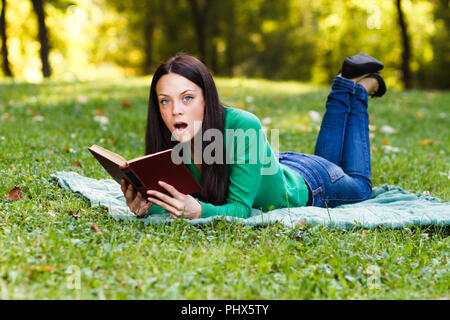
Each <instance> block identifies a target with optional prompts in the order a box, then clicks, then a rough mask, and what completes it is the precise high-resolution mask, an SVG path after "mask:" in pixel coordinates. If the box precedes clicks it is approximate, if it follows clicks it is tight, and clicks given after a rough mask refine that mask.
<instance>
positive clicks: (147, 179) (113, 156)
mask: <svg viewBox="0 0 450 320" xmlns="http://www.w3.org/2000/svg"><path fill="white" fill-rule="evenodd" d="M88 149H89V151H90V152H91V153H92V154H93V155H94V157H95V158H96V159H97V160H98V162H100V164H101V165H102V166H103V168H105V170H106V171H107V172H108V173H109V174H110V175H111V176H112V177H113V178H114V180H116V181H117V182H118V183H119V184H120V180H122V178H125V179H126V180H127V181H128V182H129V183H131V184H132V185H133V186H134V188H135V190H137V191H139V192H140V193H141V194H142V196H143V197H144V198H147V197H148V195H147V191H148V190H150V189H151V190H156V191H160V192H163V193H165V194H167V195H170V193H169V192H168V191H166V189H164V188H163V187H161V186H160V185H159V184H158V181H160V180H161V181H164V182H166V183H168V184H170V185H172V186H173V187H174V188H175V189H177V190H178V191H179V192H181V193H184V194H192V193H196V192H198V191H200V190H201V186H200V185H199V184H198V182H197V180H195V178H194V177H193V176H192V174H191V172H190V171H189V169H188V168H187V167H186V165H185V164H184V163H182V162H181V161H179V162H180V164H175V163H174V162H173V161H172V149H167V150H164V151H161V152H157V153H153V154H149V155H146V156H143V157H139V158H135V159H132V160H129V161H127V160H126V159H125V158H123V157H122V156H120V155H118V154H117V153H114V152H112V151H109V150H106V149H104V148H102V147H100V146H98V145H95V144H94V145H93V146H92V147H89V148H88Z"/></svg>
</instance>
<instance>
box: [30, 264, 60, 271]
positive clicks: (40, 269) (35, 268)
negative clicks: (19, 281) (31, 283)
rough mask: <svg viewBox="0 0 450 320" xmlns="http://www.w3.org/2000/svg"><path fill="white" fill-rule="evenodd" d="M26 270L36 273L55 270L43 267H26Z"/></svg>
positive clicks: (46, 266) (47, 266)
mask: <svg viewBox="0 0 450 320" xmlns="http://www.w3.org/2000/svg"><path fill="white" fill-rule="evenodd" d="M27 269H28V270H30V271H38V272H46V271H53V270H55V267H53V266H49V265H45V266H28V267H27Z"/></svg>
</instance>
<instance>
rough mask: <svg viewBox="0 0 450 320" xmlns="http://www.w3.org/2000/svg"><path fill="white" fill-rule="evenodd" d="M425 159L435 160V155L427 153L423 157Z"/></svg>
mask: <svg viewBox="0 0 450 320" xmlns="http://www.w3.org/2000/svg"><path fill="white" fill-rule="evenodd" d="M425 158H428V159H435V158H436V155H435V154H434V153H427V154H426V155H425Z"/></svg>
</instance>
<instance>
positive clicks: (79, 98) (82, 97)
mask: <svg viewBox="0 0 450 320" xmlns="http://www.w3.org/2000/svg"><path fill="white" fill-rule="evenodd" d="M87 101H88V99H87V98H86V97H85V96H79V97H77V102H78V103H86V102H87Z"/></svg>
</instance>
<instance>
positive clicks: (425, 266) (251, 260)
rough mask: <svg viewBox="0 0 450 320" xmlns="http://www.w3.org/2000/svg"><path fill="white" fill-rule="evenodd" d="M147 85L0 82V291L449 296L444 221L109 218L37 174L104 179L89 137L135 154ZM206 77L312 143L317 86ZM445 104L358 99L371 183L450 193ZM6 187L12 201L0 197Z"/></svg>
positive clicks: (297, 146) (440, 97) (398, 96)
mask: <svg viewBox="0 0 450 320" xmlns="http://www.w3.org/2000/svg"><path fill="white" fill-rule="evenodd" d="M149 84H150V79H149V78H130V79H115V80H108V81H90V82H56V81H47V82H45V83H43V84H38V85H36V84H29V83H20V82H15V83H13V82H3V83H2V84H0V99H1V101H3V103H2V104H0V150H1V153H0V173H1V175H2V179H1V180H0V253H1V254H0V299H102V298H107V299H436V298H447V299H448V288H449V285H450V279H449V269H448V259H449V250H448V248H449V246H450V242H449V238H448V231H449V230H448V228H439V227H430V228H415V227H410V228H404V229H398V230H391V229H385V228H378V229H376V230H362V229H360V228H354V229H352V230H349V231H345V232H342V231H338V230H334V229H329V228H324V227H319V226H311V225H306V226H298V228H296V229H294V230H289V229H285V228H283V227H281V226H279V225H273V226H270V227H260V228H250V227H245V226H242V225H239V224H235V225H231V224H227V223H224V222H220V221H218V222H215V223H214V224H211V225H205V226H191V225H189V224H187V223H183V222H182V221H175V222H174V223H168V224H165V225H160V226H151V225H144V224H143V223H142V222H139V221H134V222H117V221H115V220H113V219H112V218H111V217H110V216H109V215H108V214H107V212H106V210H105V209H104V208H100V209H97V208H91V207H90V206H89V204H88V203H87V202H86V201H84V200H83V199H80V198H78V197H77V196H75V195H74V194H72V193H69V192H66V191H64V190H63V189H61V188H60V187H58V186H57V185H55V184H54V183H53V182H51V181H49V176H50V174H52V173H54V172H56V171H59V170H66V171H70V170H72V171H76V172H78V173H80V174H82V175H84V176H88V177H92V178H96V179H100V178H109V176H108V175H107V174H106V173H105V172H104V170H103V169H102V168H101V167H100V166H99V165H98V163H97V162H96V160H95V159H94V158H93V157H92V156H91V155H90V153H89V151H88V150H87V147H88V146H90V145H92V144H94V143H97V144H100V145H103V146H106V147H108V148H110V149H112V150H114V151H117V152H118V153H120V154H123V155H124V156H125V157H126V158H132V157H137V156H140V155H142V154H143V152H144V132H145V130H144V129H145V128H144V126H145V119H146V108H147V99H148V87H149ZM217 85H218V88H219V91H220V96H221V99H222V100H224V101H225V102H228V103H230V104H231V105H234V106H238V107H241V108H245V109H246V110H249V111H251V112H254V113H255V114H256V115H257V116H258V117H259V118H260V119H261V120H262V123H263V124H264V126H266V127H267V128H268V129H275V128H278V129H280V150H282V151H286V150H292V151H297V152H304V153H312V152H313V148H314V143H315V139H316V136H317V126H318V125H319V123H318V122H314V121H313V120H312V119H311V118H310V116H309V115H308V112H309V111H310V110H314V111H317V112H319V113H320V114H323V112H324V104H325V99H326V96H327V93H328V88H327V87H321V86H314V85H309V84H301V83H298V82H272V81H266V80H250V79H244V78H233V79H225V78H219V79H217ZM124 101H127V103H124ZM449 101H450V93H449V92H437V91H418V90H417V91H416V90H413V91H408V92H403V91H395V90H390V91H388V93H387V94H386V96H385V97H383V98H382V99H381V100H375V99H374V100H372V99H371V100H370V105H369V111H370V114H371V118H372V120H371V125H373V126H376V128H374V127H372V130H371V133H372V134H374V135H373V136H372V137H371V143H372V145H373V146H374V147H375V148H376V149H374V150H373V153H372V156H373V181H374V185H380V184H383V183H392V184H400V185H401V186H402V187H403V188H405V189H407V190H411V191H413V192H423V191H428V192H430V194H431V195H432V196H436V197H439V198H441V199H443V200H445V201H448V200H449V183H448V181H449V180H448V179H449V177H448V174H449V172H450V163H449V161H448V160H449V151H450V150H449V145H448V136H449V128H450V126H449V120H448V117H449V114H448V111H447V109H445V107H446V106H448V103H449ZM96 116H97V118H95V117H96ZM98 117H106V118H108V119H109V123H108V124H101V123H100V122H98V121H99V118H98ZM96 119H97V120H96ZM384 125H389V126H391V127H392V128H394V129H395V130H397V132H395V133H383V132H384V131H385V130H382V127H383V126H384ZM383 139H384V140H383ZM269 141H270V139H269ZM424 141H426V142H424ZM386 143H388V144H386ZM386 146H390V147H391V148H399V150H398V152H395V151H390V150H389V148H386ZM80 166H81V167H80ZM14 186H19V187H20V188H21V190H22V192H23V198H24V199H23V200H20V201H9V200H7V199H6V198H5V197H4V195H6V194H7V193H8V192H9V190H11V189H12V188H13V187H14ZM91 223H95V224H96V225H97V226H98V227H99V229H100V230H101V233H98V234H95V233H94V232H93V230H92V229H91ZM77 275H79V278H77ZM77 279H78V280H79V282H77V281H78V280H77ZM78 284H79V289H77V285H78Z"/></svg>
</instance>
